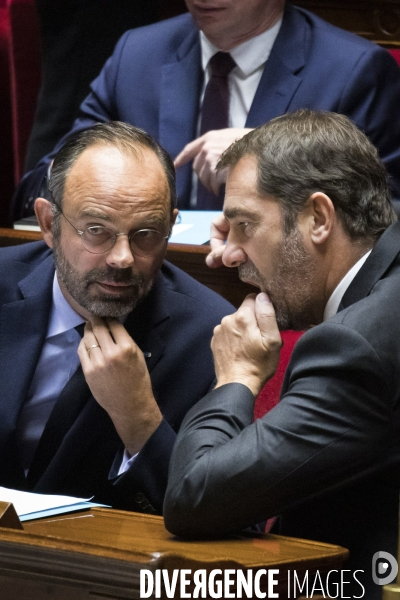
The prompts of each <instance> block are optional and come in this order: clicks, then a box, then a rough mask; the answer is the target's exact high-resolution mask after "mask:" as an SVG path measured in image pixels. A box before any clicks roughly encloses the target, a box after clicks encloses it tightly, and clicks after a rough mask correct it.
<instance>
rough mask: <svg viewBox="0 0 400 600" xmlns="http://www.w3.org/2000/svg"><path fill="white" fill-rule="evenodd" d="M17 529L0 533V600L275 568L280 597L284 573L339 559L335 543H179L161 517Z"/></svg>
mask: <svg viewBox="0 0 400 600" xmlns="http://www.w3.org/2000/svg"><path fill="white" fill-rule="evenodd" d="M23 525H24V531H17V530H11V529H0V597H1V600H45V599H46V600H49V599H50V598H57V600H89V599H90V600H100V598H101V599H103V600H105V599H106V598H107V599H108V600H112V599H113V600H128V599H133V598H139V577H140V569H141V568H145V569H149V570H151V571H153V572H154V570H155V569H168V571H169V572H172V570H173V569H180V568H185V569H192V570H195V569H200V568H203V569H207V570H208V571H210V570H212V569H228V568H230V569H248V568H252V569H259V568H266V569H268V568H274V569H279V585H280V586H281V591H280V593H279V598H280V600H284V599H285V598H287V572H288V570H291V571H293V570H296V571H297V574H298V575H299V576H300V575H302V576H303V577H304V573H305V570H307V569H308V571H309V576H311V575H312V574H314V573H315V572H316V571H317V570H319V571H320V572H327V571H329V570H330V569H340V568H341V563H342V561H343V559H344V558H346V556H347V551H346V550H344V549H343V548H339V547H338V546H331V545H328V544H321V543H318V542H309V541H305V540H299V539H294V538H287V537H281V536H274V535H264V536H259V537H258V538H252V537H250V536H249V537H245V536H243V537H240V538H239V537H237V538H231V539H229V540H225V541H211V542H197V541H196V542H182V541H179V540H177V539H175V538H174V537H173V536H172V535H171V534H169V533H168V532H167V531H166V529H165V528H164V524H163V519H162V518H161V517H156V516H153V515H145V514H137V513H128V512H123V511H115V510H111V509H93V510H92V511H90V512H85V513H77V514H75V515H71V514H69V515H65V516H60V517H53V518H52V519H46V520H42V521H31V522H30V523H24V524H23ZM265 579H266V578H265V577H263V578H262V579H261V582H262V584H263V580H265ZM274 591H279V588H275V590H274ZM175 597H176V598H179V593H178V594H176V595H175Z"/></svg>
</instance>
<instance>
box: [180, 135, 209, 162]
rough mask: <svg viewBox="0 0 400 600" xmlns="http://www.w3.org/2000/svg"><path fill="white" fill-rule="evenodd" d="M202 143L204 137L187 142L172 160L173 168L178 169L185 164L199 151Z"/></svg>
mask: <svg viewBox="0 0 400 600" xmlns="http://www.w3.org/2000/svg"><path fill="white" fill-rule="evenodd" d="M203 143H204V139H203V138H202V137H199V138H196V139H195V140H193V142H189V144H186V146H185V147H184V148H183V150H181V152H180V153H179V154H178V156H177V157H176V158H175V160H174V167H175V169H179V167H182V166H183V165H186V163H188V162H190V161H191V160H193V159H194V158H195V157H196V156H197V155H198V153H199V152H200V150H201V148H202V146H203Z"/></svg>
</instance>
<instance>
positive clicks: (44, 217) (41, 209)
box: [35, 198, 53, 248]
mask: <svg viewBox="0 0 400 600" xmlns="http://www.w3.org/2000/svg"><path fill="white" fill-rule="evenodd" d="M35 214H36V218H37V220H38V223H39V226H40V230H41V232H42V235H43V239H44V241H45V242H46V244H47V245H48V246H49V248H53V231H52V224H53V214H52V208H51V202H49V201H48V200H45V198H36V201H35Z"/></svg>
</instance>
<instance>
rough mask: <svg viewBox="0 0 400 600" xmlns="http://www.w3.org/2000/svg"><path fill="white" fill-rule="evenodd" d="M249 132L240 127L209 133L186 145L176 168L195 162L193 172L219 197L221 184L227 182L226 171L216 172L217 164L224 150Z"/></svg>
mask: <svg viewBox="0 0 400 600" xmlns="http://www.w3.org/2000/svg"><path fill="white" fill-rule="evenodd" d="M249 131H251V129H245V128H243V129H241V128H238V127H236V128H235V127H229V128H227V129H218V130H215V131H207V133H205V134H204V135H202V136H201V137H199V138H197V139H195V140H193V142H190V143H189V144H186V146H185V147H184V149H183V150H182V151H181V152H180V153H179V154H178V156H177V157H176V158H175V160H174V165H175V168H176V169H178V168H179V167H182V166H183V165H185V164H186V163H188V162H189V161H191V160H193V170H194V171H195V173H196V174H197V176H198V178H199V179H200V181H201V182H202V184H203V185H204V186H205V187H206V188H207V189H208V190H209V191H210V192H213V193H214V194H215V195H216V196H217V195H218V192H219V188H220V186H221V184H222V183H225V180H226V173H224V171H221V172H219V173H217V172H216V170H215V167H216V165H217V162H218V161H219V158H220V156H221V154H222V153H223V152H224V150H226V149H227V148H228V147H229V146H230V145H231V144H233V142H235V141H236V140H239V139H240V138H241V137H243V136H244V135H245V134H246V133H248V132H249Z"/></svg>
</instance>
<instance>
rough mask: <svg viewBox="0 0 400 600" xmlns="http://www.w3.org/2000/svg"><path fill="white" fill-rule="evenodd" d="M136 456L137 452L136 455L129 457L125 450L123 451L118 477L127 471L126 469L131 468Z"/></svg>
mask: <svg viewBox="0 0 400 600" xmlns="http://www.w3.org/2000/svg"><path fill="white" fill-rule="evenodd" d="M138 454H139V452H136V454H134V455H133V456H131V455H130V454H129V452H128V451H127V450H124V455H123V457H122V461H121V464H120V467H119V469H118V475H122V474H123V473H125V472H126V471H128V469H130V468H131V466H132V465H133V463H134V461H135V458H136V457H137V455H138Z"/></svg>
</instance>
